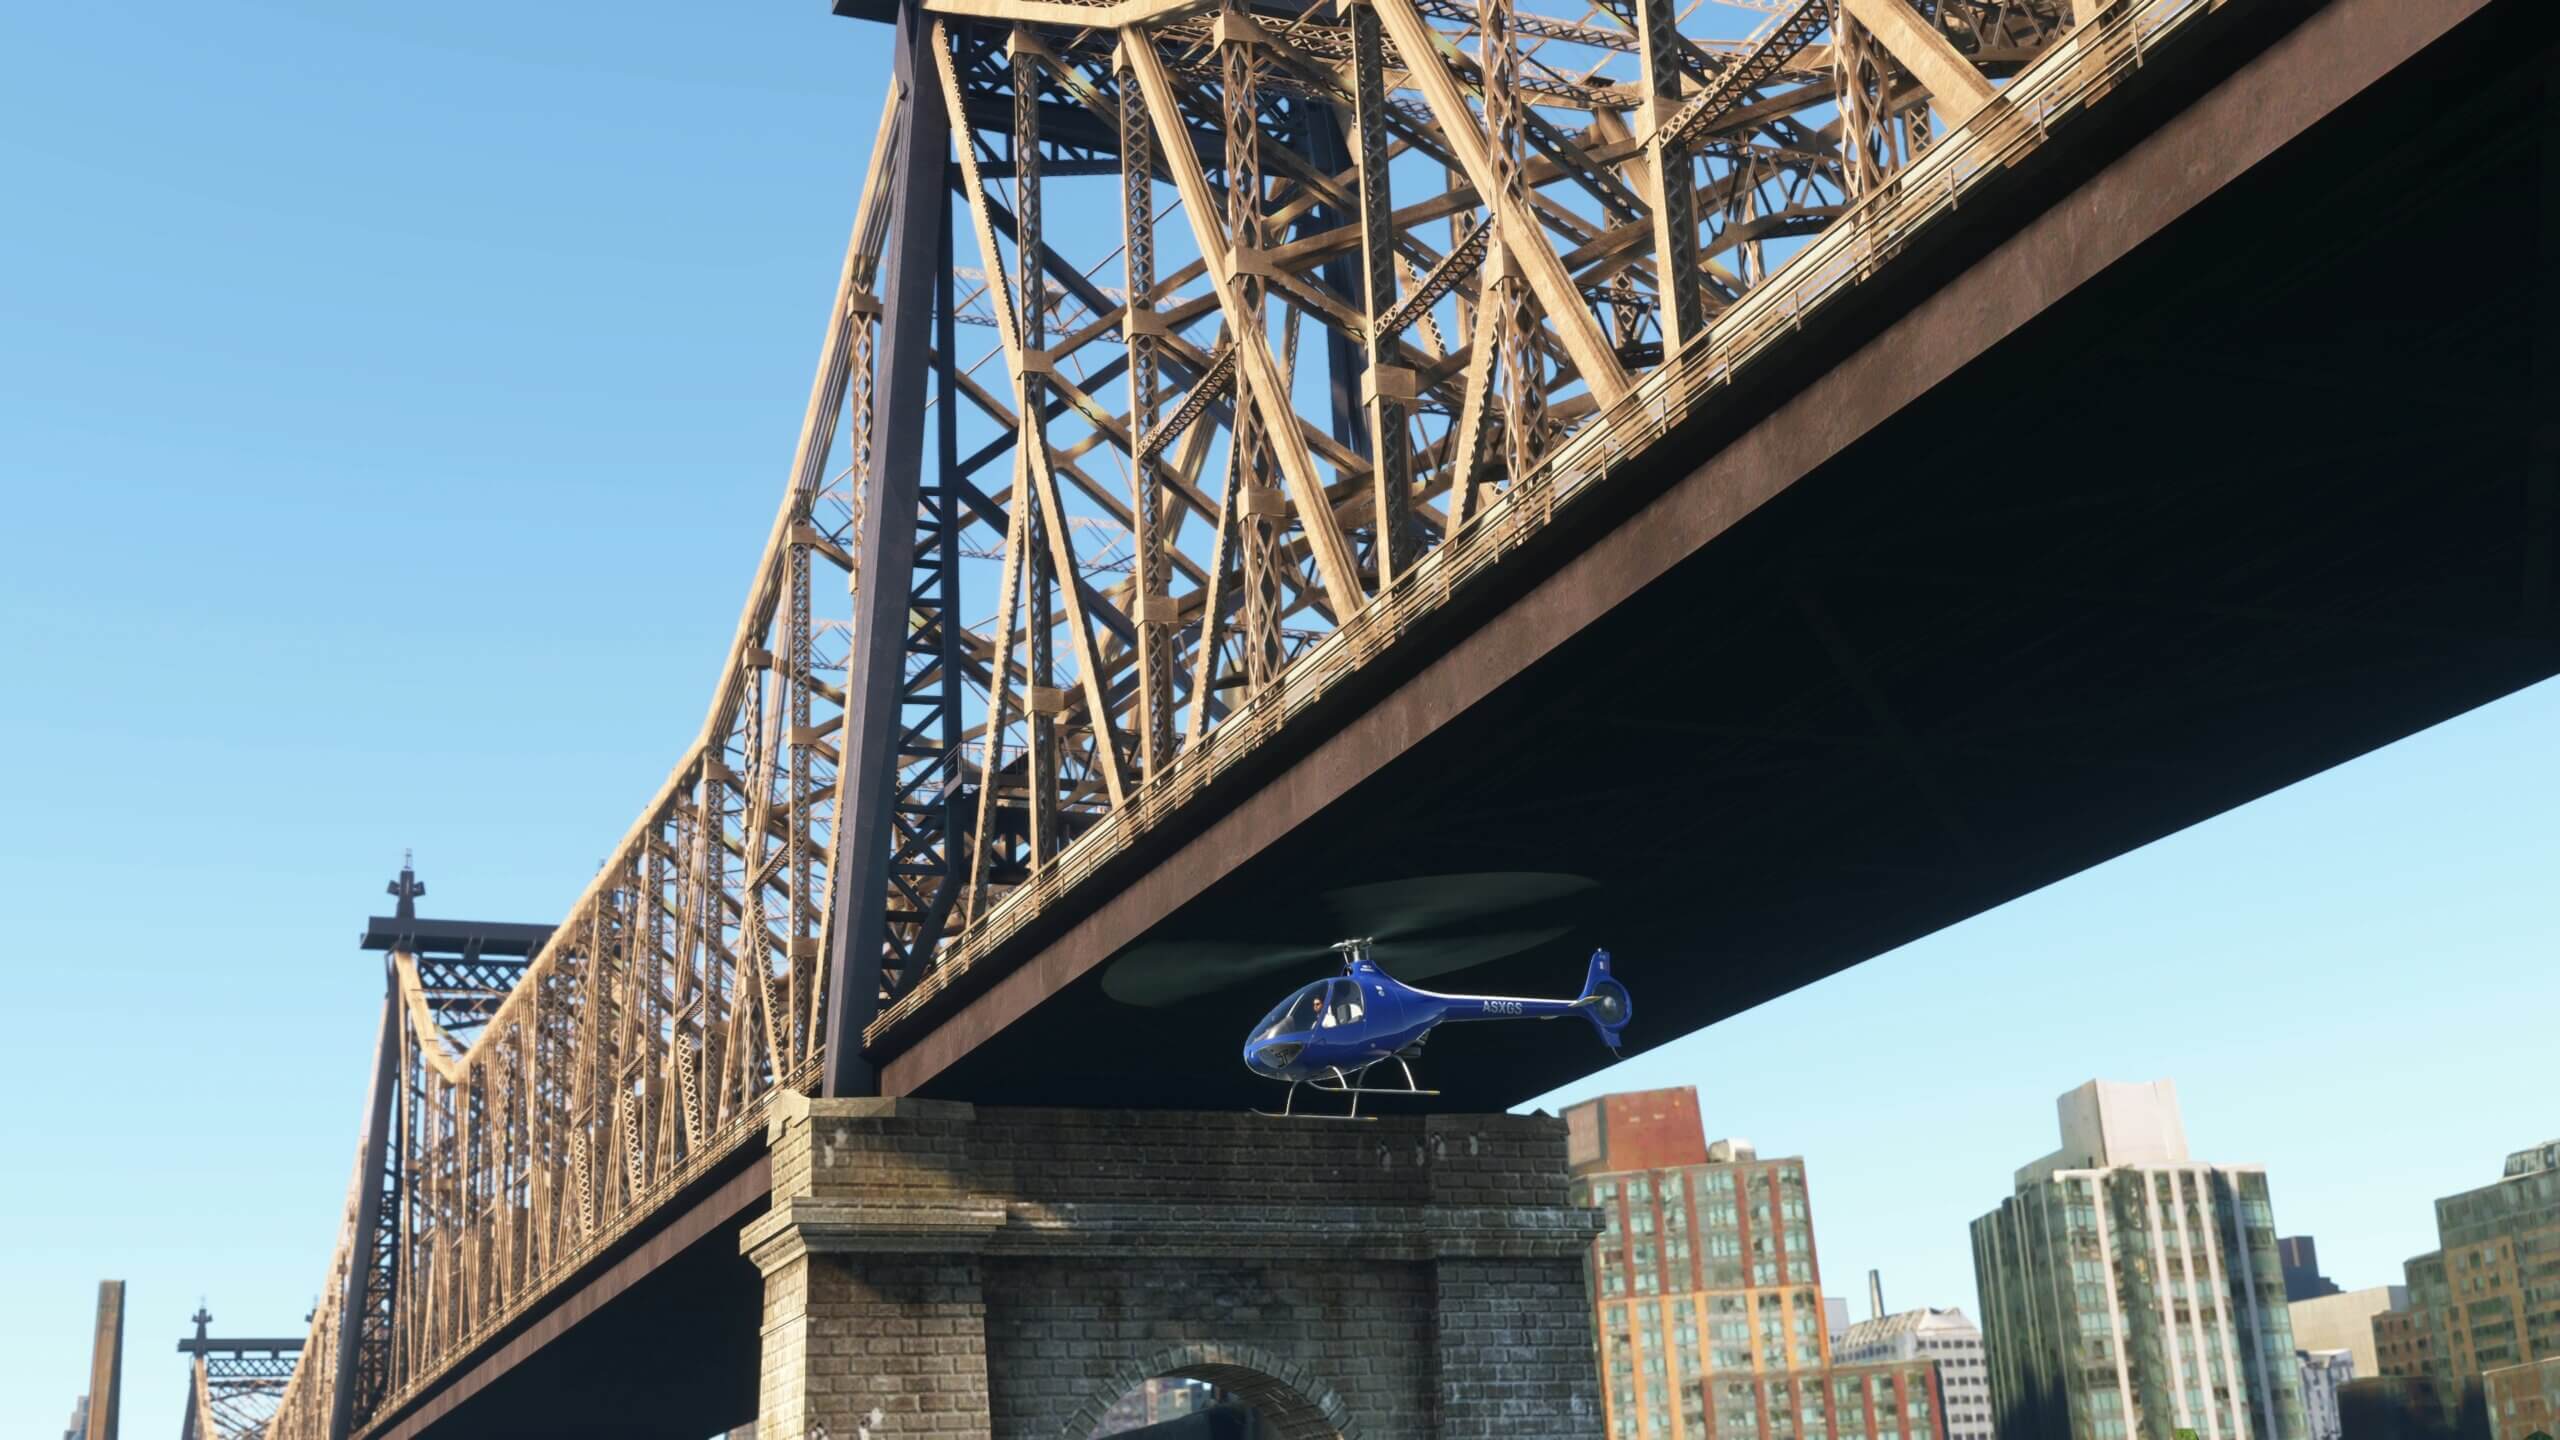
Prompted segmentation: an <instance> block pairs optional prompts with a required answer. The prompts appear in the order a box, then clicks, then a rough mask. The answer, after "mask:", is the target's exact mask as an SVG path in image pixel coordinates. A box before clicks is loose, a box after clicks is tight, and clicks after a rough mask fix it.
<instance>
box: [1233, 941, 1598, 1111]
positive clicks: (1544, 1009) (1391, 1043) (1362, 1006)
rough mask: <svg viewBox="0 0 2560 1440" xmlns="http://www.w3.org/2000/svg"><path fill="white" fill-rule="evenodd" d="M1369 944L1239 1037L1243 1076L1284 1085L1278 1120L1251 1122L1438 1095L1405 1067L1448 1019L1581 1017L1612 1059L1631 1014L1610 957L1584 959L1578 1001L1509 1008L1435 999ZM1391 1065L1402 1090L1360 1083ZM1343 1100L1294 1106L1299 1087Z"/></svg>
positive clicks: (1500, 1000)
mask: <svg viewBox="0 0 2560 1440" xmlns="http://www.w3.org/2000/svg"><path fill="white" fill-rule="evenodd" d="M1369 945H1370V942H1369V941H1368V940H1344V941H1341V942H1340V943H1338V944H1336V945H1335V946H1334V947H1333V949H1334V950H1335V951H1336V952H1337V953H1338V954H1340V955H1341V956H1342V974H1341V975H1340V976H1339V977H1337V978H1334V979H1331V980H1318V981H1316V982H1315V983H1313V984H1311V985H1306V986H1302V987H1300V988H1299V990H1298V991H1297V992H1296V993H1294V994H1292V995H1291V996H1290V997H1289V998H1288V999H1286V1000H1283V1001H1281V1002H1280V1003H1279V1004H1278V1005H1276V1006H1274V1007H1272V1010H1271V1013H1270V1014H1268V1015H1265V1016H1263V1017H1262V1020H1261V1022H1260V1023H1259V1024H1257V1025H1255V1026H1254V1027H1253V1033H1252V1034H1251V1035H1249V1036H1247V1037H1246V1038H1245V1042H1244V1063H1245V1068H1246V1069H1249V1070H1251V1071H1252V1072H1253V1073H1255V1074H1256V1075H1262V1076H1266V1077H1268V1078H1270V1079H1273V1080H1286V1081H1288V1082H1289V1093H1288V1096H1287V1098H1286V1099H1284V1100H1282V1101H1281V1105H1280V1109H1279V1110H1278V1111H1276V1112H1275V1111H1270V1110H1259V1111H1256V1112H1254V1113H1256V1114H1259V1115H1269V1116H1271V1117H1272V1118H1274V1119H1309V1120H1374V1119H1376V1118H1377V1117H1376V1116H1374V1115H1362V1114H1361V1113H1360V1097H1361V1096H1363V1095H1437V1094H1439V1093H1440V1092H1439V1091H1437V1090H1425V1089H1422V1088H1421V1087H1420V1085H1419V1084H1417V1083H1416V1082H1415V1080H1414V1078H1413V1066H1412V1065H1411V1064H1410V1063H1409V1062H1410V1061H1411V1060H1412V1059H1413V1057H1414V1056H1416V1055H1417V1054H1419V1053H1420V1052H1421V1049H1422V1042H1423V1041H1425V1040H1427V1039H1429V1038H1430V1036H1431V1032H1432V1030H1433V1029H1434V1028H1436V1027H1438V1026H1439V1025H1441V1024H1442V1023H1444V1022H1446V1021H1451V1020H1555V1019H1560V1018H1562V1017H1564V1016H1567V1015H1580V1016H1582V1017H1583V1018H1584V1019H1586V1020H1589V1021H1590V1022H1591V1028H1592V1029H1594V1030H1597V1031H1599V1032H1600V1042H1601V1043H1602V1044H1604V1045H1606V1046H1608V1047H1609V1049H1610V1050H1611V1051H1612V1052H1613V1053H1614V1052H1615V1051H1616V1050H1617V1048H1618V1037H1619V1035H1620V1033H1621V1032H1623V1031H1624V1030H1625V1029H1626V1027H1627V1021H1628V1020H1630V1019H1632V1018H1633V1017H1634V1015H1635V1004H1634V1002H1633V1001H1632V1000H1630V999H1628V997H1627V987H1626V986H1624V985H1622V984H1620V983H1619V982H1618V980H1617V979H1616V977H1614V976H1612V975H1611V974H1610V973H1609V952H1608V951H1606V950H1594V951H1592V952H1591V969H1590V971H1589V973H1587V974H1586V975H1585V976H1584V977H1583V981H1582V993H1581V994H1580V995H1578V996H1575V997H1574V998H1573V999H1571V1000H1532V999H1515V998H1513V997H1510V996H1504V995H1442V994H1438V993H1436V992H1434V991H1430V990H1419V989H1416V988H1414V987H1413V986H1411V985H1407V984H1405V983H1404V982H1403V981H1400V980H1398V979H1396V978H1395V977H1394V976H1392V975H1389V974H1388V973H1387V972H1386V971H1384V970H1381V969H1379V968H1378V962H1377V961H1375V960H1373V959H1371V958H1370V956H1369ZM1390 1060H1392V1061H1394V1062H1395V1063H1396V1067H1397V1068H1398V1069H1399V1070H1401V1071H1403V1072H1404V1085H1403V1087H1402V1088H1397V1087H1394V1086H1384V1087H1374V1086H1370V1085H1368V1084H1366V1083H1365V1081H1366V1079H1367V1077H1368V1074H1369V1070H1370V1068H1371V1067H1372V1066H1376V1065H1381V1064H1384V1063H1386V1062H1387V1061H1390ZM1300 1085H1305V1086H1307V1087H1309V1088H1311V1089H1314V1090H1319V1091H1322V1092H1324V1093H1326V1094H1329V1095H1347V1096H1349V1097H1351V1113H1349V1114H1348V1115H1307V1114H1301V1113H1299V1112H1297V1111H1296V1110H1294V1109H1293V1108H1292V1107H1293V1106H1294V1105H1295V1104H1296V1102H1297V1098H1298V1087H1299V1086H1300Z"/></svg>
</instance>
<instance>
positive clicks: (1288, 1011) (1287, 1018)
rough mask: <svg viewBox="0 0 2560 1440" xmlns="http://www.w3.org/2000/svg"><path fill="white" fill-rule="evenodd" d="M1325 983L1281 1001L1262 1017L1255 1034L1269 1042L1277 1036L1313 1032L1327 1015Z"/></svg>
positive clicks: (1314, 985) (1320, 982) (1319, 982)
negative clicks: (1305, 1031)
mask: <svg viewBox="0 0 2560 1440" xmlns="http://www.w3.org/2000/svg"><path fill="white" fill-rule="evenodd" d="M1324 1001H1325V982H1324V981H1321V980H1319V981H1317V982H1316V983H1315V984H1313V985H1310V986H1308V987H1306V988H1305V989H1303V990H1301V991H1299V992H1298V993H1297V994H1295V995H1292V996H1290V997H1289V998H1288V999H1286V1000H1283V1001H1281V1002H1280V1003H1279V1004H1278V1005H1277V1006H1275V1007H1274V1008H1273V1009H1272V1011H1271V1013H1270V1014H1268V1015H1265V1016H1263V1017H1262V1024H1261V1025H1260V1026H1259V1027H1257V1028H1256V1029H1255V1031H1254V1034H1255V1035H1256V1036H1258V1037H1259V1038H1261V1039H1264V1040H1268V1039H1270V1038H1272V1037H1273V1036H1275V1035H1288V1034H1293V1033H1296V1032H1298V1031H1301V1030H1313V1029H1315V1028H1316V1025H1317V1023H1318V1022H1319V1021H1320V1020H1321V1019H1322V1018H1323V1016H1324V1013H1325V1003H1324Z"/></svg>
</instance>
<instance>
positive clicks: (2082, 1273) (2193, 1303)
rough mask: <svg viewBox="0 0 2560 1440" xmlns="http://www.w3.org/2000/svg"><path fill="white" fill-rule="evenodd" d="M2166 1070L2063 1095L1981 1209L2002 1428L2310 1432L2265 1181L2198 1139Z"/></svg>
mask: <svg viewBox="0 0 2560 1440" xmlns="http://www.w3.org/2000/svg"><path fill="white" fill-rule="evenodd" d="M2176 1106H2177V1102H2176V1092H2175V1091H2174V1089H2172V1088H2171V1087H2169V1086H2168V1084H2167V1083H2166V1082H2159V1083H2158V1084H2155V1085H2150V1086H2118V1085H2109V1084H2104V1083H2102V1082H2092V1083H2091V1084H2089V1085H2086V1086H2083V1087H2081V1089H2079V1090H2077V1091H2074V1092H2072V1093H2071V1094H2069V1095H2066V1096H2064V1097H2063V1099H2062V1106H2061V1108H2062V1112H2063V1127H2062V1128H2063V1148H2062V1150H2061V1151H2060V1152H2057V1153H2056V1154H2055V1155H2052V1156H2048V1157H2046V1158H2045V1159H2044V1160H2042V1161H2039V1162H2037V1163H2036V1164H2034V1165H2030V1166H2028V1167H2027V1168H2026V1169H2024V1170H2022V1171H2020V1172H2019V1175H2018V1178H2017V1186H2016V1193H2014V1194H2013V1195H2011V1196H2010V1198H2009V1199H2008V1200H2006V1201H2004V1202H2002V1204H2001V1206H2000V1208H1999V1209H1998V1210H1995V1211H1993V1212H1992V1213H1990V1214H1988V1215H1985V1216H1983V1217H1982V1218H1981V1219H1979V1220H1976V1221H1975V1222H1974V1224H1973V1253H1974V1270H1975V1277H1976V1280H1977V1282H1978V1283H1979V1286H1980V1289H1981V1296H1982V1305H1983V1316H1982V1329H1983V1337H1984V1343H1985V1349H1986V1351H1987V1354H1988V1359H1989V1362H1990V1379H1991V1401H1992V1408H1993V1412H1994V1423H1995V1425H1996V1426H1997V1428H1998V1430H1999V1434H2000V1440H2187V1437H2188V1433H2189V1432H2191V1434H2192V1436H2193V1437H2194V1440H2308V1431H2307V1427H2306V1424H2305V1419H2304V1415H2303V1408H2302V1399H2301V1386H2300V1379H2299V1373H2298V1365H2297V1361H2296V1358H2295V1355H2294V1344H2293V1333H2292V1327H2291V1323H2290V1321H2289V1319H2288V1317H2287V1314H2286V1309H2285V1298H2284V1272H2283V1267H2282V1264H2281V1262H2280V1261H2279V1259H2278V1257H2277V1253H2276V1233H2275V1216H2274V1208H2273V1206H2272V1204H2271V1203H2270V1201H2269V1199H2268V1194H2267V1178H2266V1175H2265V1173H2264V1172H2263V1171H2261V1170H2258V1169H2256V1168H2254V1167H2245V1166H2228V1165H2207V1164H2201V1163H2198V1162H2196V1161H2193V1160H2191V1159H2189V1158H2188V1157H2187V1154H2186V1140H2185V1135H2184V1131H2183V1129H2182V1127H2181V1125H2180V1122H2179V1120H2178V1117H2177V1108H2176Z"/></svg>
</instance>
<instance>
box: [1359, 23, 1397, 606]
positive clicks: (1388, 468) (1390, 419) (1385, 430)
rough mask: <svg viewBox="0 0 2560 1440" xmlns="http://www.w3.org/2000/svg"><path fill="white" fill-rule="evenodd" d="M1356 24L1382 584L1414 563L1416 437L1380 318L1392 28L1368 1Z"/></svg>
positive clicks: (1384, 303) (1388, 279)
mask: <svg viewBox="0 0 2560 1440" xmlns="http://www.w3.org/2000/svg"><path fill="white" fill-rule="evenodd" d="M1345 8H1346V10H1347V11H1348V12H1349V19H1350V21H1351V104H1352V125H1353V129H1354V130H1355V131H1356V132H1357V133H1356V134H1354V136H1353V137H1352V139H1353V142H1354V143H1355V144H1356V145H1357V146H1358V147H1359V153H1360V163H1359V166H1358V170H1357V174H1358V186H1359V189H1358V193H1359V202H1360V259H1361V274H1362V282H1363V283H1362V287H1361V294H1362V298H1363V300H1364V302H1365V303H1366V306H1367V319H1368V322H1369V325H1368V329H1369V346H1368V351H1369V355H1368V358H1369V371H1368V374H1367V376H1366V377H1365V378H1363V380H1362V381H1361V385H1360V388H1361V400H1362V402H1363V404H1364V406H1365V408H1366V409H1367V411H1368V418H1369V463H1370V471H1369V484H1370V492H1369V493H1370V508H1371V512H1372V514H1373V516H1374V518H1375V521H1376V525H1377V565H1378V588H1379V589H1381V590H1384V589H1385V588H1386V587H1387V586H1388V585H1389V584H1390V583H1392V582H1393V581H1394V580H1395V578H1396V576H1398V575H1400V574H1402V573H1404V570H1405V567H1406V566H1408V565H1411V564H1412V563H1413V558H1414V534H1413V439H1412V432H1411V431H1410V430H1409V429H1408V428H1407V415H1406V411H1405V405H1406V402H1407V401H1410V400H1411V399H1412V398H1413V378H1414V377H1413V371H1412V370H1411V369H1409V368H1407V367H1405V366H1401V365H1397V364H1395V363H1394V361H1395V357H1396V356H1398V355H1400V354H1402V353H1403V351H1402V349H1401V347H1399V346H1398V345H1397V344H1396V336H1395V334H1394V333H1393V332H1391V331H1389V330H1387V329H1386V327H1385V326H1384V325H1382V324H1381V323H1380V322H1381V321H1382V320H1383V319H1384V318H1385V317H1386V315H1387V314H1388V312H1390V311H1392V310H1394V309H1395V304H1396V247H1395V234H1396V232H1395V199H1394V188H1393V186H1392V185H1391V184H1390V183H1389V180H1388V174H1387V170H1388V161H1387V81H1386V33H1385V31H1384V29H1383V28H1382V27H1381V26H1380V25H1379V23H1378V12H1377V11H1376V10H1374V9H1371V8H1370V7H1369V6H1368V5H1367V4H1366V3H1363V0H1352V3H1351V4H1349V5H1347V6H1346V7H1345Z"/></svg>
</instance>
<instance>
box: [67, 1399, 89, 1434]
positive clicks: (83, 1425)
mask: <svg viewBox="0 0 2560 1440" xmlns="http://www.w3.org/2000/svg"><path fill="white" fill-rule="evenodd" d="M88 1435H89V1397H88V1396H86V1395H83V1396H81V1397H80V1398H79V1399H77V1400H74V1401H72V1402H71V1425H70V1427H69V1428H68V1429H66V1430H64V1431H63V1432H62V1440H88Z"/></svg>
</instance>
